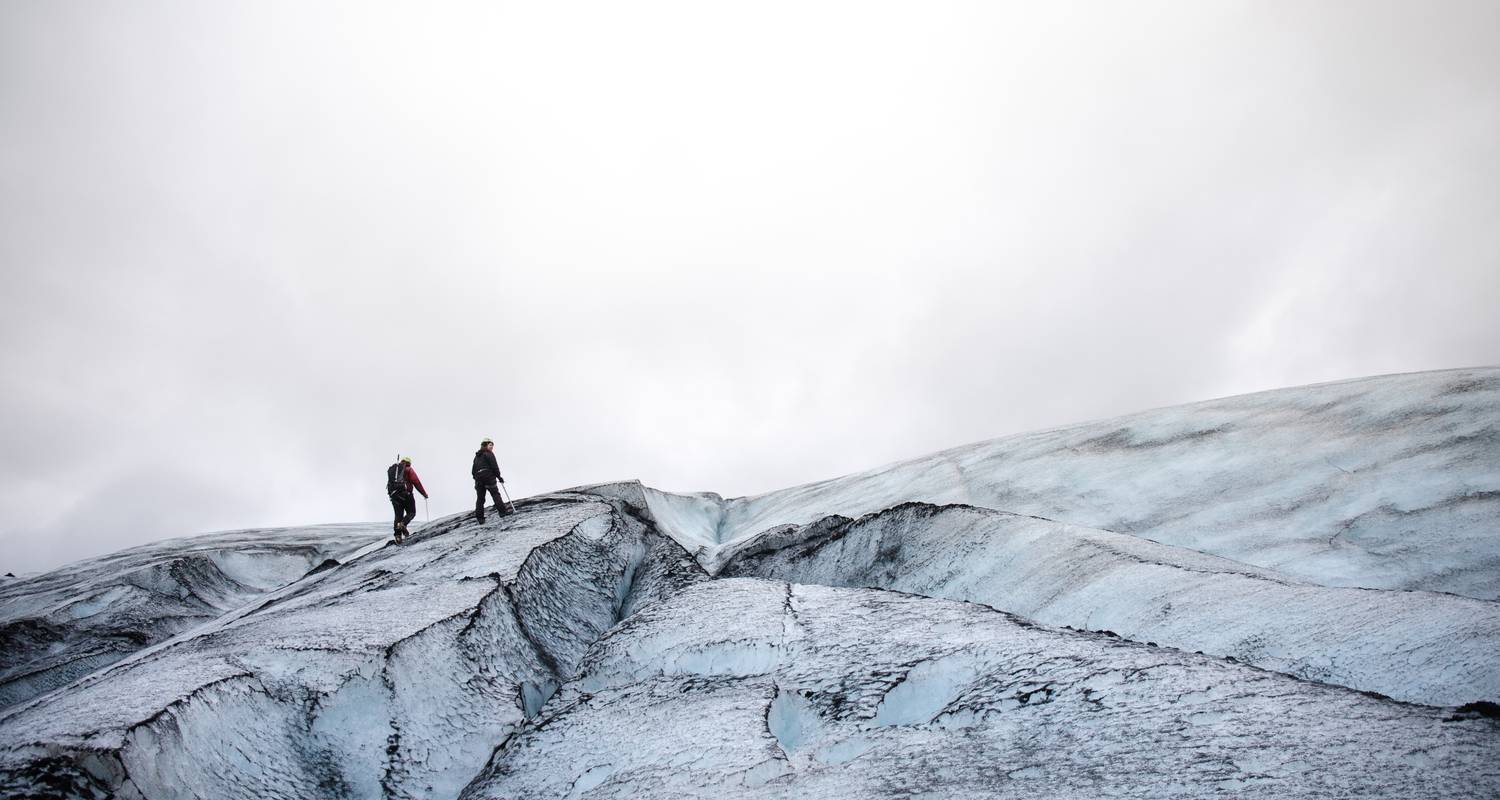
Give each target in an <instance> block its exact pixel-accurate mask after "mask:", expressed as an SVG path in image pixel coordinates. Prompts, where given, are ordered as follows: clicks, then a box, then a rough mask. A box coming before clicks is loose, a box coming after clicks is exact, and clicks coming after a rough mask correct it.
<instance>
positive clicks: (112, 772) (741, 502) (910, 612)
mask: <svg viewBox="0 0 1500 800" xmlns="http://www.w3.org/2000/svg"><path fill="white" fill-rule="evenodd" d="M1497 431H1500V370H1495V369H1480V370H1459V371H1449V372H1440V373H1425V374H1420V375H1403V376H1389V377H1383V378H1374V379H1366V380H1362V381H1350V382H1343V383H1338V384H1326V385H1321V386H1313V387H1302V388H1299V389H1288V390H1282V391H1279V392H1269V393H1262V394H1258V395H1250V396H1246V397H1239V398H1227V399H1224V400H1217V401H1211V402H1209V403H1201V404H1196V405H1193V406H1186V407H1181V408H1176V409H1160V410H1157V411H1150V412H1146V413H1144V414H1138V415H1132V416H1129V417H1122V418H1119V419H1115V420H1107V421H1104V422H1097V423H1088V424H1084V425H1078V426H1072V427H1070V428H1065V429H1060V430H1057V431H1047V432H1041V433H1035V434H1027V435H1024V436H1018V437H1009V438H1007V439H1000V440H995V441H992V442H986V443H981V444H978V445H973V446H970V447H966V448H958V449H955V450H951V451H947V452H945V453H941V454H937V455H935V456H929V457H926V458H920V459H914V460H912V461H908V462H903V463H901V464H895V465H891V466H888V467H884V468H880V469H877V470H872V471H870V472H867V473H861V474H858V475H853V476H848V477H845V478H840V479H835V480H831V481H825V482H822V483H819V484H813V485H810V486H803V487H796V488H793V489H788V490H784V491H781V492H772V493H769V494H766V495H761V496H758V497H752V498H732V499H725V498H722V497H720V496H719V495H716V494H712V493H707V492H705V493H698V494H675V493H670V492H664V491H660V490H657V489H654V488H651V487H647V486H643V485H641V484H640V483H637V482H621V483H614V484H603V485H597V486H589V487H580V488H577V489H571V490H567V491H562V492H557V493H554V494H549V495H543V496H539V497H534V498H529V499H526V500H523V501H521V502H520V503H519V504H518V506H519V507H518V511H519V513H517V514H515V515H511V516H504V517H496V518H491V520H490V521H489V522H488V523H486V524H484V525H478V524H475V523H473V522H472V518H471V517H468V516H459V517H451V518H447V519H442V520H437V521H435V522H433V523H431V524H429V525H425V526H422V527H421V528H419V529H418V530H417V531H416V532H415V534H414V535H413V537H412V538H411V540H410V542H409V543H408V544H407V545H405V546H397V545H395V544H393V543H390V542H389V541H388V540H387V539H386V538H385V535H386V534H385V533H384V526H383V525H380V526H324V527H320V528H303V529H290V530H284V531H259V532H241V533H237V534H220V535H215V536H209V537H200V538H197V539H187V540H180V541H175V542H164V543H159V544H158V545H152V546H151V547H149V548H142V549H138V550H137V551H126V552H125V553H121V554H117V555H115V556H110V557H106V558H104V559H96V560H94V561H90V562H84V563H82V564H79V565H75V566H74V567H70V568H66V569H64V570H59V571H57V572H54V573H50V574H48V575H44V576H36V577H33V578H25V579H8V580H7V581H5V582H4V583H0V625H3V626H4V627H3V628H0V631H3V633H4V636H5V637H6V638H5V639H4V640H3V641H4V644H5V655H4V659H5V660H4V661H0V689H4V690H5V691H9V692H11V694H8V695H5V696H4V697H5V698H8V699H6V704H8V706H9V707H0V796H5V797H11V796H17V797H56V798H81V797H110V796H114V797H122V798H251V797H254V798H267V797H288V798H306V797H336V798H375V797H446V798H454V797H464V798H469V799H470V800H480V799H481V798H530V797H535V798H541V797H548V798H551V797H591V798H607V797H798V798H802V797H810V798H816V797H829V798H832V797H861V798H863V797H891V798H895V797H920V796H927V797H996V798H1000V797H1006V798H1009V797H1015V798H1022V797H1027V798H1029V797H1035V796H1047V797H1140V798H1158V797H1206V796H1246V797H1267V798H1288V797H1366V796H1383V797H1402V798H1423V797H1445V798H1447V797H1494V796H1497V795H1500V758H1497V757H1496V756H1497V755H1500V720H1497V719H1496V716H1497V715H1496V711H1497V710H1500V709H1497V707H1496V706H1495V705H1494V702H1495V701H1496V700H1497V699H1500V673H1497V666H1496V664H1497V659H1495V658H1494V657H1493V653H1494V652H1497V651H1500V647H1497V644H1500V613H1497V609H1500V601H1497V595H1500V530H1497V526H1500V505H1497V504H1500V433H1497ZM94 657H97V658H98V660H97V661H91V660H90V658H94ZM32 675H42V676H46V677H45V678H44V679H40V678H30V677H28V676H32ZM28 681H30V682H28Z"/></svg>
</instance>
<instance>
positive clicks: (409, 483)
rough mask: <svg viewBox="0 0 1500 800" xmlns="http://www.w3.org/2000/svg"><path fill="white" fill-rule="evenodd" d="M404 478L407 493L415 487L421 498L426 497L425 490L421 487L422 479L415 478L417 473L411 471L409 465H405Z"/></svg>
mask: <svg viewBox="0 0 1500 800" xmlns="http://www.w3.org/2000/svg"><path fill="white" fill-rule="evenodd" d="M405 477H406V490H407V491H408V492H409V491H411V487H413V486H415V487H417V491H419V492H421V493H422V496H423V497H426V496H427V490H426V489H425V488H423V487H422V479H421V478H418V477H417V471H416V470H414V469H412V468H411V465H410V464H407V465H406V476H405Z"/></svg>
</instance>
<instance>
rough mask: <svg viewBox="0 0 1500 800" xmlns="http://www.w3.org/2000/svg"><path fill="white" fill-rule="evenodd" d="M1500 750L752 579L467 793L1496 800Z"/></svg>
mask: <svg viewBox="0 0 1500 800" xmlns="http://www.w3.org/2000/svg"><path fill="white" fill-rule="evenodd" d="M688 620H691V624H684V623H685V621H688ZM1497 752H1500V727H1497V725H1496V724H1495V723H1494V722H1492V721H1489V720H1480V719H1466V718H1459V717H1456V716H1454V715H1451V714H1449V713H1447V712H1443V711H1439V710H1436V709H1431V708H1427V707H1423V706H1414V705H1405V704H1401V703H1396V702H1393V701H1390V700H1384V699H1380V698H1374V697H1369V696H1366V695H1363V694H1360V693H1357V692H1353V691H1350V690H1347V689H1341V688H1337V687H1331V686H1325V685H1320V684H1315V683H1309V682H1306V681H1300V680H1297V679H1294V678H1290V677H1287V676H1284V675H1279V674H1276V673H1272V672H1266V671H1261V670H1257V669H1253V668H1251V667H1247V666H1244V665H1239V664H1233V663H1229V662H1226V661H1222V660H1218V659H1214V658H1210V657H1207V656H1199V655H1194V654H1190V653H1183V652H1180V651H1173V650H1164V649H1158V648H1153V647H1148V646H1145V645H1140V644H1134V643H1123V642H1120V641H1118V640H1113V639H1110V638H1108V637H1105V636H1103V635H1100V634H1083V633H1076V632H1068V631H1058V630H1051V629H1045V628H1038V627H1035V626H1032V625H1030V624H1027V623H1025V622H1022V621H1020V620H1018V619H1017V618H1015V617H1012V616H1009V615H1006V614H1002V613H998V612H995V611H993V610H990V609H988V608H985V607H983V606H979V605H974V604H966V603H956V602H949V601H944V600H934V599H928V598H919V597H913V596H907V595H900V594H895V593H891V592H883V591H873V590H861V589H839V588H827V587H819V586H800V585H789V584H786V583H782V582H780V581H768V580H758V579H745V578H738V579H724V580H717V581H712V582H707V583H699V584H695V585H692V586H690V587H688V588H686V589H685V590H683V591H682V592H680V593H679V594H677V595H675V596H673V597H671V598H670V599H668V600H666V601H665V602H663V603H660V604H656V605H651V606H646V607H643V608H642V610H641V611H640V612H639V613H638V614H636V615H635V616H633V617H631V618H629V619H627V620H626V621H625V622H624V623H623V624H622V625H620V626H619V627H617V628H615V629H614V630H613V631H611V632H610V633H609V634H608V635H607V636H606V637H605V638H604V639H603V640H602V641H600V642H599V643H598V645H596V646H595V647H594V648H593V649H592V650H591V651H590V652H589V655H588V656H587V658H586V659H585V660H584V662H583V664H582V666H581V668H580V671H579V675H578V679H577V680H575V681H573V682H571V683H569V684H567V685H565V686H564V687H563V689H562V690H561V691H560V692H559V693H558V695H557V696H556V697H554V698H553V700H552V702H550V703H548V705H547V706H546V707H545V708H544V709H543V711H542V713H541V715H539V716H538V717H537V718H536V719H533V720H531V721H529V722H527V723H526V724H525V725H524V726H523V728H522V729H521V730H520V731H519V732H518V733H517V734H515V735H514V736H512V737H511V738H510V739H509V740H507V741H506V742H505V744H504V745H503V746H502V747H500V748H499V749H498V750H497V751H496V752H495V754H494V756H493V758H492V759H491V760H490V762H489V764H488V766H487V767H486V768H485V770H484V771H483V772H482V773H481V774H480V775H479V776H478V777H477V778H476V780H475V781H474V782H473V783H471V784H470V785H469V786H468V788H467V789H466V790H465V791H464V793H463V794H462V797H463V798H465V800H490V799H493V800H500V799H501V798H504V799H505V800H524V799H525V798H577V797H588V798H596V799H597V800H602V799H603V798H640V797H663V798H665V797H672V798H682V797H714V798H736V797H744V798H767V797H787V798H910V797H932V798H957V797H962V798H1036V797H1055V798H1075V797H1079V798H1081V797H1091V798H1092V797H1126V798H1162V797H1215V796H1226V797H1264V798H1276V799H1277V800H1285V798H1313V797H1319V798H1326V797H1351V798H1353V797H1377V796H1379V797H1400V798H1469V797H1473V798H1492V797H1495V796H1496V794H1497V792H1500V760H1497V759H1496V758H1495V757H1494V756H1495V755H1496V753H1497Z"/></svg>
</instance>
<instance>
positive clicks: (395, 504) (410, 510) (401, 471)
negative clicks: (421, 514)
mask: <svg viewBox="0 0 1500 800" xmlns="http://www.w3.org/2000/svg"><path fill="white" fill-rule="evenodd" d="M413 487H415V488H416V490H417V491H419V492H421V493H422V497H424V498H425V497H427V489H426V488H424V487H423V486H422V479H421V478H418V477H417V471H416V470H414V469H412V468H411V456H402V457H401V460H399V461H397V462H396V463H394V464H392V465H391V466H390V467H389V468H388V469H386V471H385V491H386V494H389V495H390V496H391V507H392V508H394V509H396V544H401V543H402V542H404V541H406V534H407V530H406V524H407V523H408V522H411V521H412V520H413V519H416V516H417V498H416V497H415V496H414V495H412V493H411V490H412V488H413Z"/></svg>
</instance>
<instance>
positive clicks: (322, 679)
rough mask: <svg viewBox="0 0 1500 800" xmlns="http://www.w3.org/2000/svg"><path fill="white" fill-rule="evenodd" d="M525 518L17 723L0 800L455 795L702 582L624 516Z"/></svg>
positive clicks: (2, 731)
mask: <svg viewBox="0 0 1500 800" xmlns="http://www.w3.org/2000/svg"><path fill="white" fill-rule="evenodd" d="M525 510H526V513H524V514H521V515H517V516H510V517H503V518H500V519H499V520H492V521H491V523H490V524H488V525H484V526H478V525H474V524H473V523H472V522H465V521H462V520H461V519H450V520H446V521H440V522H439V523H436V524H434V525H431V526H427V527H426V528H424V529H423V530H421V531H420V532H419V533H417V534H416V535H415V536H414V537H413V538H412V540H411V541H410V543H409V544H407V545H405V546H396V545H394V544H389V543H387V544H385V545H384V546H381V547H379V548H378V549H374V550H373V551H371V552H366V553H364V554H361V555H359V556H358V557H356V558H352V559H350V560H349V561H347V562H345V563H343V564H341V565H338V566H336V567H332V568H330V569H327V570H323V571H319V572H317V573H316V574H313V575H309V576H308V577H306V578H304V579H302V580H301V581H298V582H296V583H294V584H292V585H291V586H289V587H286V588H285V589H283V590H281V591H277V592H272V593H270V594H268V595H266V596H264V597H262V598H258V599H257V600H256V601H255V602H253V603H252V604H250V605H249V606H247V607H245V608H243V609H241V610H239V611H237V612H233V613H231V614H228V615H225V616H224V617H223V618H221V619H220V620H218V621H217V622H216V623H214V624H212V625H210V626H206V628H205V629H201V630H198V631H195V632H193V633H192V634H191V635H187V636H182V637H178V638H177V639H173V640H171V641H168V642H166V643H163V644H161V645H158V646H156V647H152V648H148V649H146V650H144V651H142V652H140V653H137V654H135V655H133V656H131V657H129V658H127V659H125V660H123V661H120V662H118V663H116V664H114V665H111V666H109V667H106V668H104V669H102V670H99V671H97V672H95V673H93V674H91V675H89V676H88V677H86V678H84V679H81V680H79V681H77V682H76V683H74V684H73V685H71V686H69V687H67V689H66V690H65V691H59V692H53V693H51V694H48V695H44V696H42V697H40V698H38V699H36V700H34V701H32V702H30V703H27V704H23V705H21V706H18V707H16V708H13V709H11V710H9V711H8V712H6V713H4V714H3V715H0V794H3V795H5V796H11V794H17V795H26V794H28V793H30V794H31V795H32V796H56V797H78V796H90V794H89V792H93V793H95V794H98V795H99V796H106V795H116V796H120V797H150V798H157V797H200V798H252V797H253V798H266V797H288V798H306V797H453V796H455V795H457V793H458V791H459V790H460V789H461V788H462V787H463V786H464V785H465V784H466V783H467V782H468V781H469V780H470V779H471V778H473V776H474V775H475V774H476V773H477V771H478V770H479V769H480V767H481V766H482V765H483V764H484V763H485V760H486V759H487V758H488V757H489V755H490V753H491V751H492V750H493V748H494V746H495V743H496V742H499V741H501V740H503V739H504V738H505V737H506V736H507V735H508V734H509V733H510V732H511V731H512V730H513V729H514V728H515V727H516V726H517V725H518V724H519V723H520V722H521V721H522V720H524V719H525V717H526V716H527V715H528V714H534V713H536V712H537V711H538V710H539V709H540V707H541V706H542V705H543V704H544V703H545V702H546V701H547V699H548V697H550V695H551V694H552V692H553V691H554V690H555V689H556V687H557V686H558V685H559V684H561V683H562V682H564V681H567V680H569V679H571V678H572V677H573V674H574V670H575V668H576V665H577V663H578V662H579V660H580V659H581V658H582V657H583V655H584V652H585V650H586V649H587V648H588V647H589V646H590V645H591V644H592V643H593V642H594V640H596V639H597V638H599V637H600V636H602V635H603V634H604V632H606V631H607V630H609V628H610V627H611V626H613V625H614V624H615V623H616V622H618V621H619V620H620V619H621V618H622V617H623V616H624V615H626V614H629V613H630V612H631V611H632V610H633V608H634V607H635V605H636V604H638V603H646V602H652V601H654V600H657V599H660V598H662V597H665V596H666V595H668V594H671V593H672V592H674V591H676V590H678V589H679V588H681V586H683V585H685V584H686V583H688V582H691V581H694V580H702V579H704V578H705V577H706V576H704V575H703V573H702V571H701V570H700V569H699V568H698V567H697V565H696V564H694V563H693V562H692V560H691V559H690V558H689V557H688V556H687V554H686V553H685V552H684V551H683V550H682V549H681V548H680V547H679V546H677V545H676V544H675V543H674V542H672V541H671V540H669V539H666V538H665V537H662V536H660V535H658V534H655V533H653V532H651V531H650V530H649V528H648V526H647V525H646V524H645V523H643V522H641V521H640V520H638V519H636V518H635V517H634V515H633V514H632V513H630V512H629V511H628V510H626V511H622V510H621V509H620V507H619V504H617V503H613V504H612V503H611V502H609V501H606V500H603V499H601V498H599V497H597V496H587V495H554V496H551V497H548V498H545V499H540V500H536V501H533V502H531V503H530V504H528V505H527V506H526V509H525ZM49 787H51V788H49ZM57 787H64V788H57ZM79 787H83V788H79Z"/></svg>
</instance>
